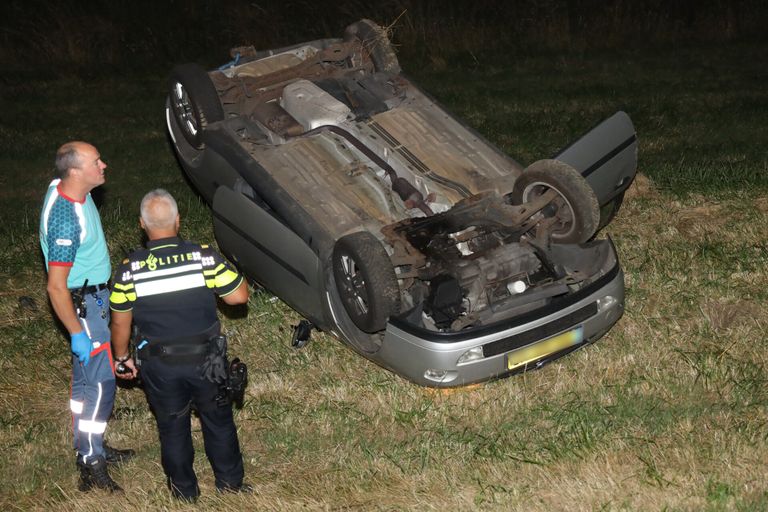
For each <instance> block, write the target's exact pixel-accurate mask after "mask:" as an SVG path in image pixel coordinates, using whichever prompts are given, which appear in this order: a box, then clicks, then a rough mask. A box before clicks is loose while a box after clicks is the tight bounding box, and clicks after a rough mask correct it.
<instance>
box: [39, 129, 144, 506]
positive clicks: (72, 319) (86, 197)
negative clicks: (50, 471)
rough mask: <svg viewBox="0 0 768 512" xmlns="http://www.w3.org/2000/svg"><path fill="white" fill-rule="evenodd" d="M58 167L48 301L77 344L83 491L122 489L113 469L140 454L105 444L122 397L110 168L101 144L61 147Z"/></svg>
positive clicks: (44, 221) (51, 206)
mask: <svg viewBox="0 0 768 512" xmlns="http://www.w3.org/2000/svg"><path fill="white" fill-rule="evenodd" d="M55 165H56V167H55V169H56V173H57V174H58V176H59V177H58V178H56V179H54V180H53V181H52V182H51V183H50V185H49V186H48V192H47V193H46V196H45V200H44V203H43V211H42V214H41V216H40V245H41V247H42V251H43V256H44V258H45V265H46V269H47V271H48V286H47V291H48V296H49V298H50V300H51V305H52V307H53V311H54V313H55V314H56V316H57V317H58V318H59V320H61V323H62V324H63V325H64V328H65V329H66V330H67V331H68V332H69V335H70V340H71V349H72V394H71V396H70V409H71V411H72V416H73V425H74V428H75V436H74V445H75V450H76V451H77V465H78V467H79V468H80V482H79V489H80V490H81V491H87V490H90V489H91V488H93V487H94V486H96V487H100V488H102V489H106V490H108V491H118V490H120V487H119V486H118V485H117V483H115V481H114V480H112V478H110V476H109V473H108V471H107V463H118V462H122V461H124V460H127V459H128V458H130V457H131V456H132V455H133V450H116V449H113V448H110V447H108V446H106V445H105V444H104V439H103V438H104V431H105V429H106V428H107V419H108V418H109V416H110V414H111V413H112V405H113V403H114V397H115V377H114V373H113V368H112V353H111V349H110V344H109V341H110V332H109V307H108V304H107V301H108V296H109V289H108V287H107V281H108V280H109V274H110V272H111V267H110V263H109V254H108V252H107V244H106V242H105V239H104V232H103V231H102V228H101V219H100V218H99V212H98V210H97V209H96V206H95V204H94V202H93V199H92V198H91V193H90V192H91V190H93V189H94V188H96V187H98V186H99V185H101V184H103V183H104V181H105V178H104V170H105V169H106V168H107V164H105V163H104V162H103V161H102V160H101V155H100V154H99V152H98V150H97V149H96V148H95V147H94V146H92V145H91V144H88V143H86V142H80V141H73V142H68V143H66V144H64V145H63V146H61V147H60V148H59V149H58V151H57V152H56V164H55Z"/></svg>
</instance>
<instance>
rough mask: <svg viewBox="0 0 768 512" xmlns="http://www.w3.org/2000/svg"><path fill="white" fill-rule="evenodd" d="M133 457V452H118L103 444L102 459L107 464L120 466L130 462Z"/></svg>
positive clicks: (129, 450) (134, 452)
mask: <svg viewBox="0 0 768 512" xmlns="http://www.w3.org/2000/svg"><path fill="white" fill-rule="evenodd" d="M134 455H136V451H134V450H131V449H126V450H118V449H117V448H112V447H111V446H108V445H107V443H104V459H105V460H106V461H107V464H122V463H123V462H128V461H129V460H131V459H132V458H133V456H134Z"/></svg>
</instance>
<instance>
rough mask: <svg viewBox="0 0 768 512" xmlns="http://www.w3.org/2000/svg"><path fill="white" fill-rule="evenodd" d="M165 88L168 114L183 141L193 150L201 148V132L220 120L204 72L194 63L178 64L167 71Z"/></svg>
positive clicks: (221, 115)
mask: <svg viewBox="0 0 768 512" xmlns="http://www.w3.org/2000/svg"><path fill="white" fill-rule="evenodd" d="M168 85H169V90H168V96H169V98H170V103H171V111H172V112H173V115H174V117H175V118H176V123H177V124H178V125H179V128H180V129H181V132H182V134H183V135H184V138H185V139H186V140H187V142H189V144H190V145H191V146H192V147H193V148H195V149H197V150H201V149H203V148H204V147H205V144H204V143H203V132H204V131H205V129H206V128H207V127H208V125H210V124H211V123H215V122H216V121H221V120H222V119H224V109H223V108H222V107H221V102H220V101H219V95H218V93H217V92H216V88H215V87H214V86H213V82H211V78H210V77H209V76H208V72H207V71H206V70H205V69H203V68H202V67H201V66H199V65H197V64H181V65H180V66H176V67H175V68H174V69H173V71H172V72H171V78H170V80H169V84H168Z"/></svg>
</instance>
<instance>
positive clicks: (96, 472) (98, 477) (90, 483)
mask: <svg viewBox="0 0 768 512" xmlns="http://www.w3.org/2000/svg"><path fill="white" fill-rule="evenodd" d="M77 466H78V467H79V468H80V482H79V483H78V486H77V488H78V489H79V490H81V491H83V492H85V491H90V490H91V489H93V488H94V487H98V488H99V489H104V490H105V491H109V492H118V491H122V490H123V489H122V488H121V487H120V486H119V485H117V482H115V481H114V480H112V478H111V477H110V476H109V472H108V471H107V461H106V460H105V459H104V458H103V457H96V458H94V459H92V460H89V461H88V462H83V461H82V459H80V458H78V459H77Z"/></svg>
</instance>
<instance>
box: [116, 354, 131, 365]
mask: <svg viewBox="0 0 768 512" xmlns="http://www.w3.org/2000/svg"><path fill="white" fill-rule="evenodd" d="M130 358H131V354H128V355H127V356H123V357H116V358H115V362H116V363H124V362H126V361H127V360H129V359H130Z"/></svg>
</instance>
